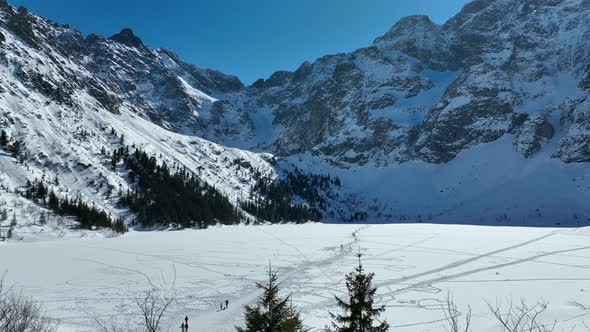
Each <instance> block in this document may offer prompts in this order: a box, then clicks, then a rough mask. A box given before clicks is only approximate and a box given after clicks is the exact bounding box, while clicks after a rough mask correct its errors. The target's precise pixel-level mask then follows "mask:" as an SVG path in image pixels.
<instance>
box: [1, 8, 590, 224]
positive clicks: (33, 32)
mask: <svg viewBox="0 0 590 332" xmlns="http://www.w3.org/2000/svg"><path fill="white" fill-rule="evenodd" d="M589 37H590V2H589V1H587V0H475V1H473V2H471V3H470V4H468V5H467V6H465V7H464V8H463V10H462V11H461V12H460V13H458V14H457V15H456V16H454V17H453V18H451V19H450V20H449V21H448V22H446V23H445V24H443V25H437V24H435V23H433V22H431V21H430V19H429V18H428V17H425V16H412V17H407V18H404V19H402V20H400V21H399V22H398V23H397V24H395V25H394V26H393V27H392V28H391V29H390V30H389V31H388V32H387V33H386V34H385V35H383V36H382V37H379V38H377V39H376V40H375V41H374V43H373V45H371V46H369V47H366V48H362V49H359V50H357V51H355V52H352V53H346V54H336V55H329V56H325V57H322V58H320V59H317V60H316V61H314V62H306V63H304V64H302V65H301V66H300V67H299V68H298V69H297V70H296V71H294V72H286V71H280V72H276V73H274V74H273V75H272V76H271V77H269V78H268V79H261V80H259V81H257V82H255V83H254V84H252V85H251V86H244V85H243V84H242V83H241V82H240V80H239V79H238V78H236V77H233V76H229V75H225V74H223V73H220V72H218V71H214V70H209V69H202V68H198V67H196V66H193V65H191V64H188V63H186V62H184V61H183V60H182V59H180V58H179V57H178V56H177V55H175V54H174V53H173V52H172V51H170V50H164V49H151V48H149V47H148V46H146V45H144V43H143V42H142V41H141V39H140V38H139V37H137V36H135V35H134V34H133V32H132V31H131V30H130V29H123V30H122V31H121V32H120V33H118V34H116V35H114V36H111V37H109V38H104V37H102V36H99V35H89V36H87V37H86V38H85V37H84V36H83V35H82V34H81V33H80V32H79V31H78V30H76V29H72V28H70V27H69V26H67V25H60V24H56V23H53V22H50V21H49V20H47V19H44V18H42V17H39V16H37V15H34V14H31V13H29V12H27V11H26V9H24V8H19V9H15V8H13V7H12V6H10V5H9V4H8V3H7V2H5V0H0V41H1V42H0V111H1V114H2V119H1V120H2V122H1V123H0V127H1V129H3V130H5V131H6V132H7V133H8V134H9V136H10V137H12V138H18V139H19V140H21V141H22V142H23V143H24V145H25V146H26V147H27V154H26V159H27V160H26V162H20V163H19V162H18V160H16V159H14V158H12V157H10V156H9V155H8V154H5V155H2V156H0V166H1V167H2V169H3V172H2V185H3V188H4V191H3V192H2V196H1V197H0V200H1V201H2V203H3V204H6V206H8V207H9V210H10V212H11V213H12V212H14V211H17V212H18V213H19V214H22V215H23V217H24V218H23V219H27V218H28V219H34V218H35V217H30V216H28V214H31V215H35V214H39V213H41V211H43V209H42V208H40V207H38V206H37V205H35V204H32V203H31V202H28V201H27V200H25V199H24V198H22V197H20V195H19V194H17V193H16V191H18V190H19V188H22V186H23V185H24V184H25V183H26V182H27V180H29V181H33V180H34V179H40V178H47V179H53V178H54V177H55V176H56V175H57V176H58V177H59V180H60V181H59V185H55V187H56V188H55V190H56V191H57V192H58V193H60V194H62V195H68V193H70V195H77V196H81V197H83V199H85V200H87V201H88V202H94V204H96V205H97V206H99V207H100V208H101V209H103V210H105V211H108V212H110V213H111V214H113V215H128V212H127V211H125V210H123V209H120V208H118V207H117V205H116V203H115V200H114V199H113V197H111V195H110V192H111V191H112V188H116V189H120V190H121V191H125V190H126V189H127V188H129V187H130V182H129V179H128V178H127V176H126V174H124V173H122V172H120V171H116V170H113V169H112V168H111V167H109V163H110V160H109V158H108V157H105V155H104V153H102V150H103V149H102V148H103V147H104V148H105V149H106V151H107V152H110V151H112V150H114V149H116V148H118V147H119V146H120V145H121V135H124V141H125V144H127V145H131V146H136V147H140V148H142V149H144V150H146V151H147V152H149V153H151V154H153V155H154V156H156V157H157V158H158V160H159V162H164V161H166V162H167V163H169V164H177V165H181V166H182V167H185V168H186V169H188V170H190V171H191V172H194V173H195V174H196V175H198V176H199V177H200V178H201V179H202V181H204V182H205V183H208V184H209V185H211V186H213V187H215V188H217V189H218V190H219V191H220V192H221V193H223V194H224V195H226V196H227V197H228V198H229V199H230V201H231V202H233V203H234V204H237V202H238V200H242V199H245V198H247V197H250V198H252V197H254V196H256V192H255V190H254V188H255V186H256V183H257V180H259V179H260V178H261V177H270V178H275V177H277V176H278V175H279V174H281V173H282V172H283V171H284V170H286V169H292V168H293V167H294V166H297V167H298V168H300V169H302V170H304V171H307V172H310V173H315V174H331V175H336V176H338V177H339V178H340V179H341V183H342V185H341V188H340V189H339V191H340V192H339V193H338V195H330V200H329V201H328V205H329V206H327V207H325V209H324V210H325V211H326V212H327V213H326V220H333V221H339V220H371V221H383V222H396V221H432V222H458V223H492V224H495V223H502V224H528V225H555V224H562V225H579V224H584V223H588V222H589V221H590V206H589V205H588V201H589V199H590V172H589V167H588V164H587V163H588V162H590V99H589V94H590V38H589ZM113 133H116V134H115V135H114V134H113ZM271 154H272V155H274V156H276V157H278V161H276V159H275V158H274V157H273V156H272V155H271ZM108 188H111V189H108ZM72 192H74V193H75V194H73V193H72ZM13 210H14V211H13Z"/></svg>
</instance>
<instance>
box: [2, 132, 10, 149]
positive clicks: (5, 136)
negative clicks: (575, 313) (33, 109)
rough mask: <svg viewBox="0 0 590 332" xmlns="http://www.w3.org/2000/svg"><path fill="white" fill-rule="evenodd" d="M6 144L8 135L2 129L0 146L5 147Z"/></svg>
mask: <svg viewBox="0 0 590 332" xmlns="http://www.w3.org/2000/svg"><path fill="white" fill-rule="evenodd" d="M7 145H8V135H6V132H5V131H4V130H2V131H0V147H2V148H5V147H6V146H7Z"/></svg>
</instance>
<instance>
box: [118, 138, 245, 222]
mask: <svg viewBox="0 0 590 332" xmlns="http://www.w3.org/2000/svg"><path fill="white" fill-rule="evenodd" d="M111 165H112V167H113V169H116V168H117V166H118V165H122V166H123V167H124V169H125V170H126V172H127V176H128V179H129V183H130V189H129V190H127V191H126V192H124V193H120V200H119V201H120V204H121V205H122V206H124V207H128V208H129V209H130V210H131V211H133V212H134V213H135V214H136V222H137V223H139V224H141V225H142V226H145V227H151V226H157V225H171V224H173V225H177V226H179V227H182V228H186V227H197V228H206V227H207V226H209V225H214V224H217V223H222V224H226V225H228V224H235V223H238V222H239V221H240V220H241V219H242V218H243V214H242V213H241V211H239V209H237V208H236V207H235V206H234V205H233V204H232V203H231V202H230V201H229V200H228V199H227V197H225V196H224V195H223V194H221V193H220V192H219V191H218V190H216V189H215V188H214V187H212V186H210V185H208V184H207V183H205V182H203V181H201V180H200V179H199V178H197V177H196V176H195V175H194V174H193V173H192V172H189V171H188V170H187V169H186V168H180V167H179V166H177V165H174V167H173V168H172V169H171V168H170V167H169V166H168V165H167V163H166V162H162V163H158V160H157V159H156V157H155V156H150V155H148V154H147V153H146V152H145V151H142V150H141V149H139V148H134V150H133V151H132V152H130V149H129V147H128V146H126V147H120V148H119V149H116V150H114V151H113V153H112V155H111Z"/></svg>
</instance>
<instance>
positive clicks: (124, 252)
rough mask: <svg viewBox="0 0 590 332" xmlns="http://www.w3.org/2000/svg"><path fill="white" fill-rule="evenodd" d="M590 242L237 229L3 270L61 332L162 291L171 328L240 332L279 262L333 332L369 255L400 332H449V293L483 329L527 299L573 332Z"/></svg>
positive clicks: (4, 264)
mask: <svg viewBox="0 0 590 332" xmlns="http://www.w3.org/2000/svg"><path fill="white" fill-rule="evenodd" d="M355 231H356V232H357V234H358V235H357V239H356V240H355V238H354V237H353V235H352V233H353V232H355ZM589 240H590V229H589V228H581V229H548V228H500V227H477V226H449V225H422V224H416V225H368V226H365V225H328V224H306V225H273V226H256V227H252V226H232V227H220V228H217V227H214V228H209V229H207V230H203V231H195V230H186V231H178V232H131V233H128V234H126V235H125V236H122V237H118V238H112V239H100V238H94V239H89V238H86V239H66V240H61V241H46V242H36V243H9V244H0V271H1V270H6V271H8V282H9V283H16V284H17V286H18V287H20V288H22V289H23V290H24V292H25V293H26V294H28V295H32V296H34V297H35V298H36V299H37V300H39V301H40V302H43V304H44V306H45V308H46V309H47V311H48V314H49V315H50V316H52V317H55V318H59V319H61V327H60V331H91V330H93V329H92V324H91V323H92V322H91V321H90V320H89V319H88V315H97V316H99V317H101V318H102V319H103V320H105V321H108V320H111V319H116V320H120V321H129V322H136V321H137V318H138V317H137V316H136V314H135V313H136V311H135V305H134V299H135V298H136V297H137V296H138V295H139V294H141V292H142V291H145V290H147V289H151V288H158V289H162V290H163V291H164V292H166V293H167V294H173V295H174V296H175V297H176V301H175V302H174V304H173V307H172V309H171V310H170V311H169V313H168V316H167V317H166V322H165V327H166V329H165V330H170V331H177V330H178V329H177V327H178V326H179V325H180V321H181V319H182V318H184V316H186V315H188V317H189V318H190V323H191V327H192V329H191V332H192V331H195V332H196V331H199V332H200V331H203V332H208V331H234V328H233V327H234V326H235V325H241V319H242V305H244V304H250V303H253V302H254V301H255V300H256V296H257V295H258V294H259V293H258V292H257V290H256V288H255V286H254V283H255V282H256V281H261V280H263V279H264V277H265V269H266V267H267V266H268V263H269V260H270V261H271V262H272V264H273V265H274V266H275V267H276V268H278V269H279V273H280V279H281V281H282V283H283V291H284V293H289V292H291V293H293V301H294V304H296V305H297V306H298V307H299V308H300V309H301V310H302V313H303V317H304V318H305V322H306V324H307V325H308V326H312V327H314V328H322V327H323V326H324V325H326V324H328V323H329V321H330V318H329V314H328V311H334V312H336V311H337V310H336V308H335V301H334V300H333V298H334V295H338V296H341V295H343V294H344V293H343V291H344V275H345V273H347V272H350V271H351V270H352V269H353V268H354V266H355V262H356V257H355V253H356V252H357V250H358V248H359V247H360V249H361V251H362V252H363V253H364V265H365V267H366V269H367V270H368V271H370V272H375V274H376V276H375V283H376V285H377V286H378V287H379V289H378V299H377V300H378V302H379V303H384V304H386V305H387V311H386V314H385V317H386V318H387V320H388V321H389V323H390V324H391V325H392V330H394V331H404V332H416V331H444V329H443V327H442V323H441V319H442V318H443V313H442V312H441V311H440V304H441V301H442V300H444V299H445V298H446V295H447V292H448V291H451V292H452V293H453V295H454V297H455V300H456V303H457V305H458V306H459V308H460V309H461V308H465V307H467V305H471V307H472V309H473V327H474V329H473V330H474V331H478V332H485V331H490V332H491V331H498V330H499V329H498V327H497V325H496V324H495V322H494V321H493V320H492V318H491V314H490V313H489V311H488V309H487V306H486V303H485V301H488V302H490V303H496V302H501V303H503V304H507V303H508V302H509V301H510V300H514V301H519V300H520V299H521V298H524V299H526V300H527V301H529V302H531V303H534V302H537V301H538V300H540V299H543V300H545V301H547V302H549V307H548V310H547V312H546V314H545V315H544V317H543V318H544V319H545V320H547V321H553V320H557V321H558V328H557V329H556V331H561V330H562V329H567V330H568V331H569V330H570V329H571V328H572V327H573V326H578V327H582V324H583V322H584V319H585V318H586V316H587V315H589V314H590V309H588V306H589V305H590V283H589V281H590V241H589ZM341 245H342V246H343V247H344V250H342V249H341ZM225 299H228V300H229V303H230V304H229V309H228V310H225V311H221V312H218V309H219V303H220V302H221V301H225ZM588 322H589V323H590V317H588ZM580 331H582V329H580Z"/></svg>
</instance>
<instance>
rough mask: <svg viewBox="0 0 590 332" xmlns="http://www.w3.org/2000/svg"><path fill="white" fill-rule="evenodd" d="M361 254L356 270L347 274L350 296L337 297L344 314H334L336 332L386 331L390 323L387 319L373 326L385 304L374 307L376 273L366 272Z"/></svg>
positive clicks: (333, 324)
mask: <svg viewBox="0 0 590 332" xmlns="http://www.w3.org/2000/svg"><path fill="white" fill-rule="evenodd" d="M361 256H362V255H361V254H360V253H359V254H358V258H359V265H358V267H356V268H355V270H354V271H353V272H351V273H349V274H347V275H346V288H347V289H348V294H349V297H350V300H349V302H346V301H344V300H342V299H340V298H339V297H336V302H337V304H338V306H339V307H340V308H341V309H342V311H343V314H341V315H334V314H332V313H330V316H332V328H333V329H332V331H335V332H386V331H388V330H389V324H388V323H387V322H386V321H383V322H381V323H380V324H379V325H378V326H373V321H374V320H376V319H377V318H378V317H379V316H380V315H381V314H382V313H383V312H384V311H385V306H381V307H374V306H373V304H374V299H373V298H374V297H375V293H376V292H377V288H375V287H373V285H372V283H373V277H374V276H375V274H374V273H369V274H367V273H365V270H364V269H363V265H362V264H361Z"/></svg>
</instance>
